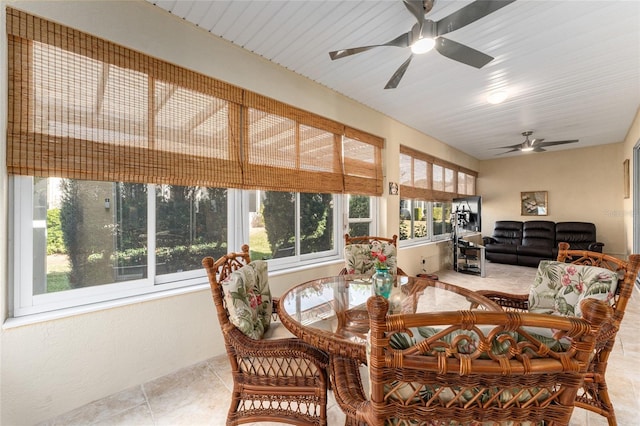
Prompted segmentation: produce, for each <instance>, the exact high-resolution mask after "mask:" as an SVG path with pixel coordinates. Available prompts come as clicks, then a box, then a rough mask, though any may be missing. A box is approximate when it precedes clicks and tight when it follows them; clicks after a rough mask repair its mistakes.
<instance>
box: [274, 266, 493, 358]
mask: <svg viewBox="0 0 640 426" xmlns="http://www.w3.org/2000/svg"><path fill="white" fill-rule="evenodd" d="M395 280H396V282H395V283H394V287H393V289H392V291H391V295H390V296H389V299H388V300H389V312H390V313H391V314H394V313H415V312H438V311H440V312H442V311H457V310H468V309H470V306H471V303H472V302H475V303H476V304H478V305H479V306H481V307H482V308H484V309H488V310H496V311H500V310H502V308H501V307H500V306H499V305H497V304H496V303H494V302H493V301H491V300H489V299H487V298H485V297H483V296H481V295H479V294H478V293H475V292H474V291H472V290H469V289H466V288H463V287H460V286H457V285H454V284H448V283H445V282H441V281H433V280H430V279H428V278H418V277H407V276H396V277H395ZM372 294H373V292H372V283H371V277H368V276H363V275H338V276H333V277H326V278H319V279H315V280H311V281H307V282H305V283H302V284H299V285H296V286H295V287H293V288H291V289H290V290H288V291H287V292H285V293H284V294H283V295H282V297H280V301H279V304H278V314H279V316H280V320H281V321H282V324H283V325H284V326H285V327H286V328H287V329H289V331H291V332H292V333H293V334H294V335H295V336H297V337H298V338H300V339H302V340H304V341H305V342H307V343H309V344H311V345H313V346H315V347H317V348H319V349H322V350H324V351H326V352H328V353H330V354H336V355H341V356H348V357H350V358H354V359H358V360H360V361H361V362H366V338H367V333H368V331H369V316H368V313H367V306H366V303H367V299H368V298H369V297H370V296H372Z"/></svg>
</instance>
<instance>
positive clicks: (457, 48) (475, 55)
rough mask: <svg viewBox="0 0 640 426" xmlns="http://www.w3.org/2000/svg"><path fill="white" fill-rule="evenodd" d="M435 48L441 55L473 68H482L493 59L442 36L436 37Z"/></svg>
mask: <svg viewBox="0 0 640 426" xmlns="http://www.w3.org/2000/svg"><path fill="white" fill-rule="evenodd" d="M435 48H436V50H437V51H438V52H440V54H441V55H443V56H446V57H447V58H449V59H453V60H454V61H458V62H462V63H463V64H466V65H470V66H472V67H475V68H482V67H484V66H485V65H487V64H488V63H489V62H491V61H493V57H492V56H489V55H486V54H484V53H482V52H480V51H478V50H476V49H472V48H471V47H469V46H465V45H464V44H460V43H458V42H457V41H453V40H449V39H446V38H444V37H438V38H437V39H436V46H435Z"/></svg>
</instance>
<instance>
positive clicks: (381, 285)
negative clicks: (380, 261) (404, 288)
mask: <svg viewBox="0 0 640 426" xmlns="http://www.w3.org/2000/svg"><path fill="white" fill-rule="evenodd" d="M392 286H393V276H392V275H391V274H390V273H389V269H376V273H375V274H373V292H374V294H375V295H376V296H382V297H384V298H385V299H388V298H389V295H390V294H391V287H392Z"/></svg>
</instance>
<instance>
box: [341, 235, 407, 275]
mask: <svg viewBox="0 0 640 426" xmlns="http://www.w3.org/2000/svg"><path fill="white" fill-rule="evenodd" d="M372 252H376V253H382V254H383V255H385V256H386V257H387V260H386V264H387V267H388V269H389V271H390V272H391V273H392V274H393V275H395V274H396V272H397V269H398V263H397V252H396V246H394V245H393V244H389V243H383V242H379V241H375V242H373V243H371V244H349V245H346V246H345V247H344V261H345V267H346V269H347V273H348V274H366V275H373V273H374V272H375V271H376V263H375V259H374V257H373V256H372V255H371V253H372Z"/></svg>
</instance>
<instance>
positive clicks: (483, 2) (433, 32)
mask: <svg viewBox="0 0 640 426" xmlns="http://www.w3.org/2000/svg"><path fill="white" fill-rule="evenodd" d="M434 1H435V0H402V3H404V5H405V7H406V8H407V9H408V10H409V12H411V14H413V16H415V18H416V20H417V21H418V22H417V23H416V24H414V25H413V27H412V28H411V30H409V31H408V32H406V33H404V34H402V35H400V36H398V37H396V38H394V39H393V40H390V41H388V42H386V43H383V44H374V45H370V46H362V47H354V48H350V49H342V50H335V51H333V52H329V56H330V57H331V59H332V60H336V59H340V58H344V57H347V56H351V55H355V54H356V53H361V52H365V51H367V50H370V49H373V48H374V47H381V46H394V47H411V52H412V53H411V54H410V55H409V59H407V60H406V61H405V62H404V63H403V64H402V65H400V68H398V69H397V70H396V72H395V73H394V74H393V76H391V79H390V80H389V81H388V82H387V85H386V86H385V87H384V88H385V89H395V88H396V87H397V86H398V83H400V80H401V79H402V76H403V75H404V73H405V72H406V71H407V68H408V67H409V64H410V63H411V59H413V55H414V54H422V53H426V52H428V51H429V50H431V49H434V48H435V49H436V50H437V51H438V52H440V54H441V55H444V56H446V57H447V58H449V59H453V60H454V61H458V62H462V63H463V64H466V65H470V66H472V67H475V68H482V67H483V66H485V65H486V64H488V63H489V62H491V61H492V60H493V57H491V56H489V55H486V54H484V53H482V52H480V51H478V50H475V49H472V48H470V47H468V46H465V45H464V44H460V43H458V42H455V41H453V40H449V39H447V38H444V37H442V36H443V35H444V34H447V33H450V32H452V31H455V30H457V29H460V28H462V27H464V26H466V25H469V24H471V23H472V22H475V21H477V20H478V19H480V18H482V17H484V16H487V15H489V14H490V13H493V12H495V11H496V10H498V9H500V8H502V7H504V6H506V5H508V4H509V3H513V2H514V1H515V0H477V1H474V2H473V3H470V4H468V5H466V6H464V7H463V8H461V9H459V10H458V11H456V12H453V13H452V14H451V15H449V16H447V17H445V18H442V19H440V20H439V21H437V22H434V21H432V20H430V19H425V17H424V15H425V13H428V12H429V11H431V9H432V8H433V3H434Z"/></svg>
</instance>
